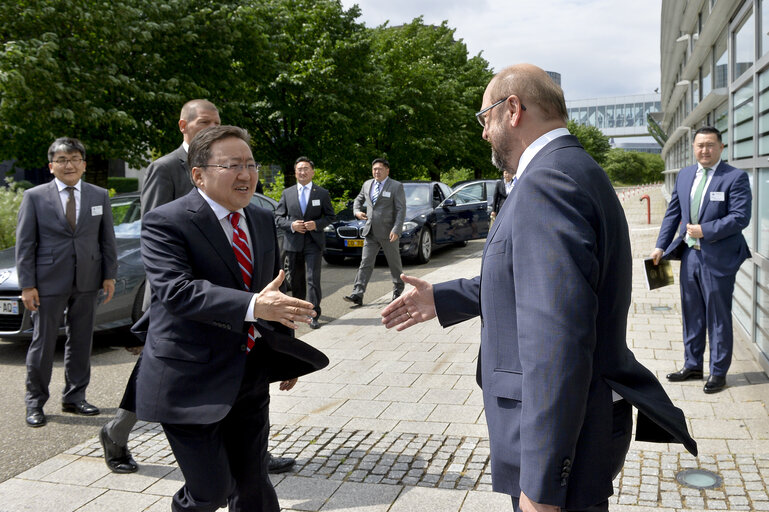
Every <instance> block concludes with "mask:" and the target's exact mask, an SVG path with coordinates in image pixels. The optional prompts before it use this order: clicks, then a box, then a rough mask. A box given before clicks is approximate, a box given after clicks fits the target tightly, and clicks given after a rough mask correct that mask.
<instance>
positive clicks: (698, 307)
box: [680, 248, 735, 376]
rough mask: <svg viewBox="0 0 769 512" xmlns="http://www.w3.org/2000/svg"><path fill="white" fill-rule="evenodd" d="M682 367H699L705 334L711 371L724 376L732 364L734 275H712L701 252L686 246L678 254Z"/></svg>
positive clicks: (701, 361) (701, 363)
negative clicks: (680, 253)
mask: <svg viewBox="0 0 769 512" xmlns="http://www.w3.org/2000/svg"><path fill="white" fill-rule="evenodd" d="M680 279H681V306H682V309H683V315H682V317H683V333H684V366H685V367H686V368H695V369H702V365H703V359H704V354H705V333H706V331H707V334H708V336H709V338H710V373H711V375H717V376H725V375H726V373H727V372H728V371H729V366H730V365H731V363H732V347H733V344H734V337H733V331H732V293H733V292H734V280H735V276H734V275H731V276H725V277H718V276H715V275H713V274H712V273H711V272H710V270H709V269H708V267H707V266H706V265H705V263H704V262H703V258H702V251H698V250H695V249H689V248H686V249H684V251H683V254H682V255H681V278H680Z"/></svg>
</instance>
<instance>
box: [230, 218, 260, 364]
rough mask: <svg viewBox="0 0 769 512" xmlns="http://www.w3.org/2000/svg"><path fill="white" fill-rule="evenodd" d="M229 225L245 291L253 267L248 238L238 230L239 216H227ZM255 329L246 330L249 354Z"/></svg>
mask: <svg viewBox="0 0 769 512" xmlns="http://www.w3.org/2000/svg"><path fill="white" fill-rule="evenodd" d="M229 218H230V224H231V225H232V250H233V252H235V259H236V260H238V266H239V267H240V274H241V276H243V285H244V287H245V289H246V290H250V289H251V276H252V275H253V273H254V265H253V263H252V261H253V260H252V259H251V250H250V249H249V248H248V238H247V237H246V233H245V232H244V231H243V230H242V229H240V224H239V222H240V214H239V213H238V212H232V213H231V214H230V215H229ZM255 331H256V329H255V327H254V324H251V326H250V327H249V328H248V343H247V344H246V351H247V352H251V349H252V348H254V340H255V338H256V332H255Z"/></svg>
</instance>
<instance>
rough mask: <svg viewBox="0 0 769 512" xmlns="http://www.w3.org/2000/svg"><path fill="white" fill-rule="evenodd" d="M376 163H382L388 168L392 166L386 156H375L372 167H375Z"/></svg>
mask: <svg viewBox="0 0 769 512" xmlns="http://www.w3.org/2000/svg"><path fill="white" fill-rule="evenodd" d="M375 164H382V165H384V166H385V167H387V168H388V169H389V168H390V162H388V161H387V159H386V158H375V159H374V161H373V162H371V167H374V165H375Z"/></svg>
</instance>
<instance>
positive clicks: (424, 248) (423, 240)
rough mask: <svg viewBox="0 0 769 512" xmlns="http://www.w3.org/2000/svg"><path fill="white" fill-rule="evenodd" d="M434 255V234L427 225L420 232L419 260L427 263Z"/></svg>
mask: <svg viewBox="0 0 769 512" xmlns="http://www.w3.org/2000/svg"><path fill="white" fill-rule="evenodd" d="M432 255H433V235H432V233H431V232H430V228H429V227H427V226H425V227H424V228H422V232H421V233H420V234H419V246H418V247H417V261H418V262H419V263H427V262H428V261H430V256H432Z"/></svg>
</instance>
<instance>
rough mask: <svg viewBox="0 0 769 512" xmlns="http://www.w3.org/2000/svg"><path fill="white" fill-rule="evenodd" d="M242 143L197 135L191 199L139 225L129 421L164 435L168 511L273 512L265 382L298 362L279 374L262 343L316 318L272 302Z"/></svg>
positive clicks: (238, 137) (232, 131)
mask: <svg viewBox="0 0 769 512" xmlns="http://www.w3.org/2000/svg"><path fill="white" fill-rule="evenodd" d="M248 141H249V136H248V133H247V132H246V131H245V130H243V129H241V128H237V127H234V126H216V127H211V128H208V129H206V130H203V131H201V132H200V133H198V135H197V136H196V137H195V138H194V139H193V141H192V143H191V144H190V150H189V160H188V162H189V165H190V166H191V173H192V179H193V182H194V184H195V187H197V188H196V189H194V190H192V191H191V192H190V193H189V194H188V195H186V196H184V197H182V198H180V199H178V200H176V201H172V202H171V203H168V204H166V205H163V206H159V207H158V208H156V209H154V210H152V211H151V212H149V213H147V215H146V216H145V217H144V219H143V225H142V259H143V260H144V264H145V267H146V270H147V275H148V278H149V282H150V285H151V289H152V302H151V305H150V309H149V310H148V311H147V313H145V315H144V316H143V317H142V320H141V321H140V322H139V324H137V325H136V326H134V329H135V330H136V331H141V330H142V328H148V330H147V332H146V342H145V346H144V353H143V360H142V364H141V367H140V368H139V376H138V379H137V388H136V392H137V396H136V407H137V410H136V412H137V416H138V417H139V418H140V419H142V420H146V421H157V422H160V423H161V424H162V426H163V430H164V431H165V434H166V437H167V438H168V441H169V443H170V445H171V449H172V450H173V453H174V456H175V457H176V460H177V462H178V463H179V467H180V468H181V470H182V473H183V474H184V478H185V485H184V486H183V487H182V488H181V489H180V490H179V491H178V492H177V493H176V494H175V495H174V498H173V504H172V509H173V510H175V511H182V510H195V511H214V510H216V509H218V508H219V507H221V506H224V505H225V504H227V503H229V507H230V510H232V511H253V510H260V511H277V510H278V509H279V507H278V501H277V497H276V495H275V491H274V489H273V488H272V484H271V483H270V480H269V478H268V476H267V437H268V431H269V417H268V405H269V381H268V378H269V373H270V372H274V371H275V370H276V367H280V366H287V367H288V368H290V367H291V364H293V361H291V362H290V363H279V362H276V359H275V358H274V357H273V356H274V354H275V353H274V352H273V351H272V350H271V348H269V347H270V346H271V345H270V344H269V343H268V342H269V340H270V339H271V337H272V336H273V333H275V332H280V331H283V332H291V331H290V329H294V328H296V323H297V322H305V323H309V322H310V319H311V317H313V316H314V315H315V312H314V311H313V309H312V304H311V303H309V302H305V301H302V300H300V299H296V298H293V297H288V296H286V295H284V294H283V293H281V291H280V290H279V286H280V285H281V284H282V281H283V277H284V274H283V271H282V270H281V268H280V262H279V258H278V246H277V238H276V231H275V221H274V218H273V216H272V214H271V213H270V212H268V211H266V210H264V209H262V208H258V207H256V206H253V205H252V204H251V203H250V200H251V196H252V195H253V193H254V187H255V186H256V180H257V176H258V174H257V167H256V163H255V162H254V159H253V156H252V154H251V149H250V147H249V145H248ZM276 276H277V277H276ZM257 327H258V329H257ZM274 336H277V334H274ZM295 382H296V379H289V380H285V381H284V382H282V384H281V389H285V390H287V389H290V388H291V387H293V385H294V383H295Z"/></svg>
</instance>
